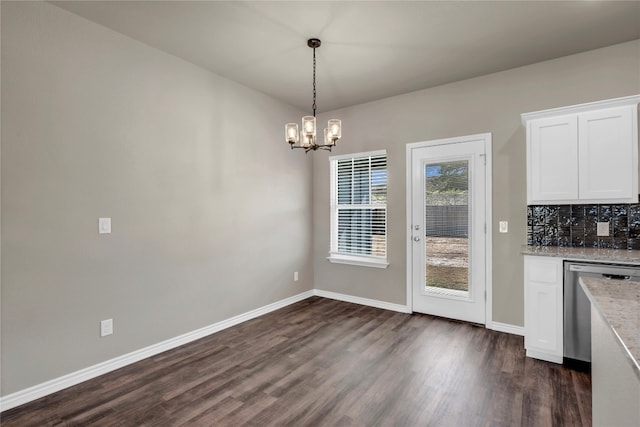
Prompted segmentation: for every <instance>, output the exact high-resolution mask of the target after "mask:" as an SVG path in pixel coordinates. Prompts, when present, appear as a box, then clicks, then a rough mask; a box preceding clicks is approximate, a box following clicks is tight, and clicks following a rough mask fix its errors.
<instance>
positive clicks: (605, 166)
mask: <svg viewBox="0 0 640 427" xmlns="http://www.w3.org/2000/svg"><path fill="white" fill-rule="evenodd" d="M633 112H634V109H633V107H620V108H609V109H606V110H599V111H593V112H588V113H582V114H580V115H579V118H578V126H579V127H578V135H579V164H580V171H579V176H580V199H581V200H584V201H595V202H604V201H618V202H631V203H633V202H637V201H638V199H637V197H638V167H637V164H638V163H637V162H638V160H637V156H638V152H637V150H638V141H637V139H634V134H635V132H634V129H633V127H634V124H635V122H634V120H633Z"/></svg>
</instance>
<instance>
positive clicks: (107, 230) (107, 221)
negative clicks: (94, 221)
mask: <svg viewBox="0 0 640 427" xmlns="http://www.w3.org/2000/svg"><path fill="white" fill-rule="evenodd" d="M98 233H100V234H111V218H98Z"/></svg>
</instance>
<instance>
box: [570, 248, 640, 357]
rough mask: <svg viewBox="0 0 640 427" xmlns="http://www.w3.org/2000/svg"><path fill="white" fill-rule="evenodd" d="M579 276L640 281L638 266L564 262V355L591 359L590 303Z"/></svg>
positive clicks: (639, 268)
mask: <svg viewBox="0 0 640 427" xmlns="http://www.w3.org/2000/svg"><path fill="white" fill-rule="evenodd" d="M580 276H589V277H597V278H601V279H607V280H640V267H635V266H629V265H615V264H592V263H583V262H571V261H565V263H564V357H565V359H569V360H570V361H571V360H574V361H575V360H577V361H581V362H591V303H590V302H589V299H588V298H587V296H586V295H585V294H584V291H583V290H582V288H581V287H580V283H578V279H579V278H580Z"/></svg>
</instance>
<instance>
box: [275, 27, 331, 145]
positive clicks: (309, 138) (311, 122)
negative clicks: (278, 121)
mask: <svg viewBox="0 0 640 427" xmlns="http://www.w3.org/2000/svg"><path fill="white" fill-rule="evenodd" d="M320 43H321V42H320V40H319V39H309V40H307V46H309V47H310V48H312V49H313V116H304V117H303V118H302V134H301V135H300V134H299V133H298V124H297V123H287V124H286V125H285V127H284V132H285V138H286V139H287V142H288V143H289V144H290V145H291V149H292V150H293V149H294V148H304V152H305V153H308V152H309V151H310V150H313V151H316V150H317V149H318V148H321V149H323V150H329V151H331V148H333V147H334V146H335V145H336V142H338V140H339V139H340V137H341V136H342V122H341V121H340V120H337V119H331V120H329V124H328V127H327V128H325V130H324V140H323V143H322V144H318V142H317V139H316V49H317V48H319V47H320ZM300 137H302V140H301V141H300ZM298 141H300V145H296V144H297V143H298Z"/></svg>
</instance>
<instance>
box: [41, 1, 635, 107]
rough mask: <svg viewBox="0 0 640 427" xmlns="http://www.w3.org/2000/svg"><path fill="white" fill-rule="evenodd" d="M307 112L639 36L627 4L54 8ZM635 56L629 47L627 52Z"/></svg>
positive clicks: (66, 4) (105, 4)
mask: <svg viewBox="0 0 640 427" xmlns="http://www.w3.org/2000/svg"><path fill="white" fill-rule="evenodd" d="M52 3H54V4H55V5H57V6H60V7H62V8H64V9H66V10H68V11H71V12H73V13H76V14H78V15H80V16H83V17H85V18H87V19H89V20H91V21H94V22H97V23H99V24H102V25H104V26H106V27H109V28H111V29H113V30H115V31H118V32H121V33H123V34H126V35H128V36H130V37H132V38H134V39H137V40H140V41H142V42H144V43H146V44H148V45H150V46H153V47H156V48H158V49H160V50H162V51H165V52H168V53H170V54H173V55H176V56H178V57H181V58H183V59H185V60H187V61H190V62H192V63H194V64H197V65H199V66H201V67H204V68H206V69H209V70H211V71H213V72H214V73H216V74H218V75H221V76H224V77H226V78H228V79H231V80H234V81H237V82H239V83H241V84H243V85H246V86H249V87H251V88H254V89H257V90H259V91H261V92H264V93H266V94H268V95H271V96H273V97H275V98H278V99H280V100H282V101H284V102H286V103H289V104H291V105H294V106H296V107H299V108H300V109H303V110H305V111H310V110H311V101H312V98H311V96H312V87H311V76H312V50H311V49H310V48H308V47H307V45H306V41H307V39H308V38H310V37H317V38H320V39H321V40H322V46H321V47H320V48H319V49H318V50H317V51H316V53H317V61H318V62H317V85H318V101H317V103H318V112H322V111H328V110H333V109H337V108H341V107H345V106H350V105H355V104H360V103H363V102H368V101H372V100H376V99H380V98H385V97H389V96H393V95H398V94H402V93H407V92H412V91H415V90H419V89H425V88H429V87H433V86H438V85H442V84H445V83H450V82H454V81H458V80H463V79H467V78H471V77H476V76H480V75H484V74H489V73H493V72H497V71H502V70H506V69H510V68H514V67H519V66H523V65H527V64H532V63H535V62H540V61H544V60H548V59H553V58H558V57H561V56H565V55H570V54H574V53H578V52H583V51H587V50H591V49H596V48H600V47H604V46H609V45H612V44H616V43H621V42H625V41H629V40H634V39H639V38H640V2H639V1H625V2H617V1H570V2H564V1H553V2H539V1H518V2H516V1H500V2H488V1H466V2H454V1H411V2H403V1H375V2H363V1H322V2H307V1H285V2H270V1H194V2H192V1H54V2H52ZM638 55H640V52H638Z"/></svg>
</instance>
